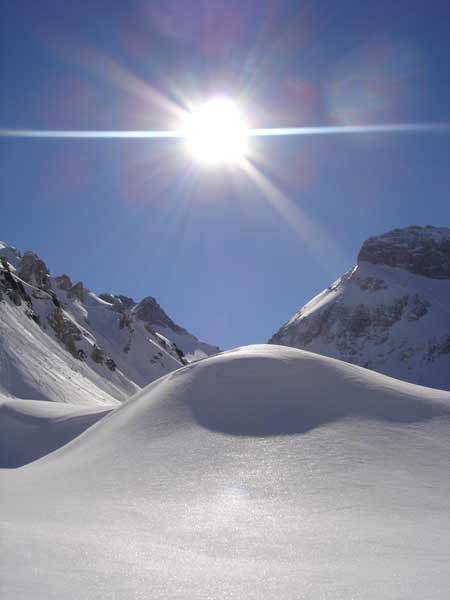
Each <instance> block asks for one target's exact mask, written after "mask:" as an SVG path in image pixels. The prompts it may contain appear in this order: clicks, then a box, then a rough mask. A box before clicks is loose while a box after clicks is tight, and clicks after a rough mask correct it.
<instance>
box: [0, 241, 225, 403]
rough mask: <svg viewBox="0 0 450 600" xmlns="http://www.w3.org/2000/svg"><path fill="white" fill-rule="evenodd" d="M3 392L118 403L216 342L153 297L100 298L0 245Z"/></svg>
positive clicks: (210, 349) (209, 351)
mask: <svg viewBox="0 0 450 600" xmlns="http://www.w3.org/2000/svg"><path fill="white" fill-rule="evenodd" d="M0 261H1V262H0V394H3V396H6V397H13V398H14V397H17V398H25V399H34V400H52V401H59V402H66V403H72V404H90V405H91V404H93V403H94V404H108V405H113V404H117V403H118V402H120V401H123V400H124V399H126V398H128V397H129V396H131V395H132V394H134V393H135V392H137V391H138V390H139V389H141V388H142V387H143V386H145V385H146V384H147V383H149V382H151V381H153V380H155V379H157V378H158V377H160V376H161V375H165V374H167V373H169V372H171V371H173V370H175V369H178V368H179V367H180V366H182V365H183V364H186V363H187V362H189V361H191V360H195V359H197V358H202V357H205V356H207V355H209V354H213V353H215V352H217V351H218V348H216V347H214V346H210V345H208V344H205V343H203V342H200V341H199V340H197V338H196V337H195V336H193V335H192V334H190V333H189V332H188V331H186V330H185V329H183V328H182V327H180V326H178V325H176V324H175V323H174V322H173V321H172V320H171V319H170V318H169V317H168V316H167V315H166V313H165V312H164V311H163V309H162V308H161V307H160V306H159V304H158V303H157V302H156V300H155V299H154V298H152V297H147V298H144V299H143V300H141V301H140V302H135V301H134V300H132V299H131V298H127V297H126V296H115V295H112V294H100V295H99V296H97V295H96V294H94V293H93V292H91V291H90V290H89V289H87V288H85V287H84V285H83V284H82V283H81V282H78V283H75V284H74V283H73V282H72V281H71V279H70V277H69V276H68V275H65V274H63V275H60V276H57V277H52V276H51V274H50V272H49V269H48V268H47V265H46V264H45V263H44V261H42V260H41V259H40V258H39V257H38V256H37V255H36V254H34V253H33V252H26V253H25V254H24V255H23V256H22V254H21V253H20V252H19V251H18V250H16V249H15V248H12V247H10V246H8V245H7V244H4V243H0Z"/></svg>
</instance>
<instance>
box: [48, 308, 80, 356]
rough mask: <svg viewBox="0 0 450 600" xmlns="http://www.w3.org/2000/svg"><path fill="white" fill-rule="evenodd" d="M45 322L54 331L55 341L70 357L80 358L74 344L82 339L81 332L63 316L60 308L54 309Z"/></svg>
mask: <svg viewBox="0 0 450 600" xmlns="http://www.w3.org/2000/svg"><path fill="white" fill-rule="evenodd" d="M47 320H48V323H49V325H50V327H51V328H52V329H53V330H54V332H55V335H56V337H57V339H58V340H60V341H61V342H62V343H63V344H64V346H65V347H66V349H67V350H68V351H69V352H70V353H71V354H72V356H75V358H81V357H80V355H79V352H78V350H77V347H76V343H75V342H79V341H80V340H81V339H82V332H81V330H80V329H79V328H78V327H77V326H76V325H75V323H74V322H73V321H71V320H70V319H69V318H67V317H66V316H65V315H64V312H63V310H62V309H61V308H55V310H54V311H53V312H52V313H51V314H50V315H49V316H48V318H47Z"/></svg>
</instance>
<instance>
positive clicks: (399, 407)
mask: <svg viewBox="0 0 450 600" xmlns="http://www.w3.org/2000/svg"><path fill="white" fill-rule="evenodd" d="M449 409H450V393H448V392H445V391H439V390H434V389H428V388H423V387H419V386H415V385H411V384H407V383H403V382H399V381H397V380H394V379H391V378H389V377H385V376H382V375H379V374H377V373H373V372H370V371H367V370H365V369H362V368H359V367H355V366H352V365H349V364H346V363H343V362H340V361H337V360H333V359H329V358H325V357H322V356H319V355H314V354H310V353H307V352H304V351H300V350H295V349H290V348H285V347H276V346H252V347H248V348H240V349H237V350H235V351H231V352H226V353H223V354H221V355H218V356H216V357H212V358H208V359H205V360H203V361H201V362H199V363H196V364H191V365H189V366H187V367H185V368H183V369H180V370H178V371H176V372H174V373H171V374H169V375H166V376H165V377H163V378H161V379H159V380H158V381H156V382H153V383H152V384H150V385H149V386H147V388H145V389H144V390H142V391H141V392H139V393H138V394H137V395H135V396H134V397H133V398H132V399H131V400H130V401H129V402H128V403H126V404H124V405H123V406H120V407H119V408H118V409H116V410H114V411H113V412H111V413H110V414H109V415H107V416H105V417H104V418H103V419H101V420H100V421H99V422H97V423H96V424H95V425H93V426H92V427H90V428H89V429H87V430H86V431H85V432H84V433H82V434H81V435H80V436H79V437H77V438H76V439H74V440H73V441H72V442H70V443H69V444H67V445H66V446H64V447H63V448H61V449H59V450H57V451H56V452H53V453H51V454H49V455H47V456H46V457H44V458H41V459H40V460H38V461H35V462H33V463H31V464H29V465H27V466H25V467H22V468H20V469H13V470H3V471H2V472H1V473H0V485H1V488H2V493H1V496H2V509H1V514H2V522H3V525H2V529H3V531H2V542H1V543H2V561H1V565H0V582H1V583H0V586H1V591H2V593H3V595H4V597H5V598H8V599H11V600H19V599H20V600H23V599H28V598H31V597H32V598H37V599H44V598H45V599H46V600H56V599H58V600H60V599H63V600H69V599H70V600H72V599H73V600H75V599H78V598H84V599H86V600H94V599H96V598H103V599H113V598H127V599H136V600H138V599H139V600H140V599H144V598H152V599H155V600H166V599H167V600H169V599H170V600H173V599H175V600H178V599H180V600H181V599H185V598H192V599H194V600H204V599H206V598H233V599H238V598H239V599H241V598H246V599H255V600H256V599H258V600H259V599H263V600H268V599H270V600H275V599H277V600H279V599H280V598H283V599H287V600H290V599H297V598H302V599H306V600H310V599H311V600H316V599H317V600H322V599H324V598H333V600H344V599H345V600H348V598H361V597H364V598H365V599H366V600H375V599H376V600H379V598H408V600H410V599H412V600H419V599H420V600H422V599H423V598H425V597H426V598H427V599H428V600H443V599H444V598H446V596H447V591H448V589H449V585H450V577H449V573H448V570H447V565H448V560H449V558H450V557H449V546H448V531H447V530H446V525H447V524H448V522H449V508H448V497H449V494H450V482H449V478H448V467H449V464H448V450H449V442H448V440H449V436H448V433H449V427H448V426H449V419H448V415H449Z"/></svg>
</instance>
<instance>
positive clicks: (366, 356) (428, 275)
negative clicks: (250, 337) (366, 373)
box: [270, 226, 450, 389]
mask: <svg viewBox="0 0 450 600" xmlns="http://www.w3.org/2000/svg"><path fill="white" fill-rule="evenodd" d="M270 343H273V344H282V345H286V346H292V347H296V348H304V349H307V350H310V351H312V352H317V353H319V354H324V355H326V356H331V357H335V358H339V359H341V360H344V361H347V362H350V363H354V364H357V365H361V366H364V367H367V368H370V369H373V370H375V371H379V372H381V373H385V374H387V375H391V376H392V377H396V378H399V379H403V380H405V381H410V382H412V383H419V384H422V385H426V386H430V387H437V388H443V389H450V229H447V228H437V227H431V226H427V227H417V226H411V227H407V228H405V229H394V230H393V231H390V232H388V233H385V234H383V235H380V236H376V237H372V238H369V239H368V240H367V241H365V242H364V244H363V245H362V248H361V250H360V252H359V255H358V264H357V266H356V267H354V268H353V269H351V270H350V271H349V272H348V273H346V274H345V275H343V276H342V277H341V278H340V279H338V280H337V281H336V282H335V283H333V284H332V285H330V287H329V288H328V289H326V290H325V291H323V292H322V293H321V294H319V295H318V296H316V297H315V298H314V299H313V300H311V301H310V302H309V303H308V304H306V305H305V306H303V308H301V309H300V310H299V311H298V312H297V313H296V314H295V315H294V316H293V317H292V318H291V319H290V320H289V321H288V322H287V323H286V324H285V325H283V326H282V327H281V329H280V330H279V331H278V332H277V333H276V334H275V335H274V336H273V337H272V338H271V340H270Z"/></svg>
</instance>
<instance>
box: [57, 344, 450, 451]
mask: <svg viewBox="0 0 450 600" xmlns="http://www.w3.org/2000/svg"><path fill="white" fill-rule="evenodd" d="M446 415H447V416H450V393H449V392H445V391H441V390H434V389H430V388H424V387H422V386H417V385H413V384H409V383H406V382H401V381H398V380H396V379H392V378H390V377H387V376H385V375H381V374H379V373H374V372H371V371H368V370H367V369H363V368H361V367H357V366H355V365H350V364H347V363H344V362H341V361H338V360H335V359H332V358H328V357H324V356H320V355H318V354H313V353H310V352H306V351H303V350H298V349H294V348H286V347H284V346H273V345H263V344H261V345H254V346H246V347H243V348H237V349H235V350H231V351H228V352H224V353H222V354H219V355H217V356H214V357H210V358H208V359H205V360H203V361H200V362H198V363H192V364H190V365H188V366H186V367H184V368H181V369H179V370H178V371H175V372H174V373H171V374H169V375H167V376H165V377H162V378H160V379H159V380H157V381H156V382H153V383H151V384H150V385H148V386H147V387H146V388H144V389H143V390H142V391H141V392H139V393H137V394H136V395H135V396H134V397H133V398H132V399H131V400H130V401H129V402H127V403H126V404H125V405H123V406H121V407H120V408H118V409H117V410H115V411H114V413H113V414H111V415H110V416H109V417H108V418H107V419H104V420H103V421H102V422H101V423H100V424H99V425H98V426H97V427H96V428H94V429H92V430H91V431H90V432H87V434H86V435H84V436H83V437H82V438H81V439H80V440H79V443H78V444H77V443H76V442H75V443H74V444H72V445H70V446H68V447H67V452H68V453H70V452H72V451H74V450H76V451H77V455H78V456H79V458H80V459H82V457H83V456H85V457H89V458H88V460H92V457H93V456H94V454H95V453H97V454H99V455H103V456H104V457H105V456H107V455H108V454H109V453H114V454H117V445H118V444H119V443H120V444H121V445H122V451H121V452H120V456H121V457H120V459H119V460H121V461H125V462H127V461H129V457H130V456H133V455H134V452H136V451H137V450H138V451H139V452H140V453H144V452H145V451H146V447H147V446H149V450H148V451H149V452H151V444H152V441H153V440H155V439H157V438H158V437H161V436H173V435H176V434H177V432H182V431H183V430H191V429H192V428H198V427H200V428H203V429H207V430H210V431H213V432H219V433H222V434H228V435H232V436H255V437H264V436H279V435H287V434H290V435H293V434H301V433H306V432H308V431H310V430H312V429H314V428H316V427H319V426H323V425H325V424H327V423H332V422H334V421H338V420H340V419H344V418H352V417H353V418H357V419H361V418H363V419H368V420H377V421H386V422H391V423H414V422H420V421H425V420H428V419H430V418H432V417H438V416H446ZM84 446H87V447H88V448H86V449H83V447H84Z"/></svg>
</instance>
